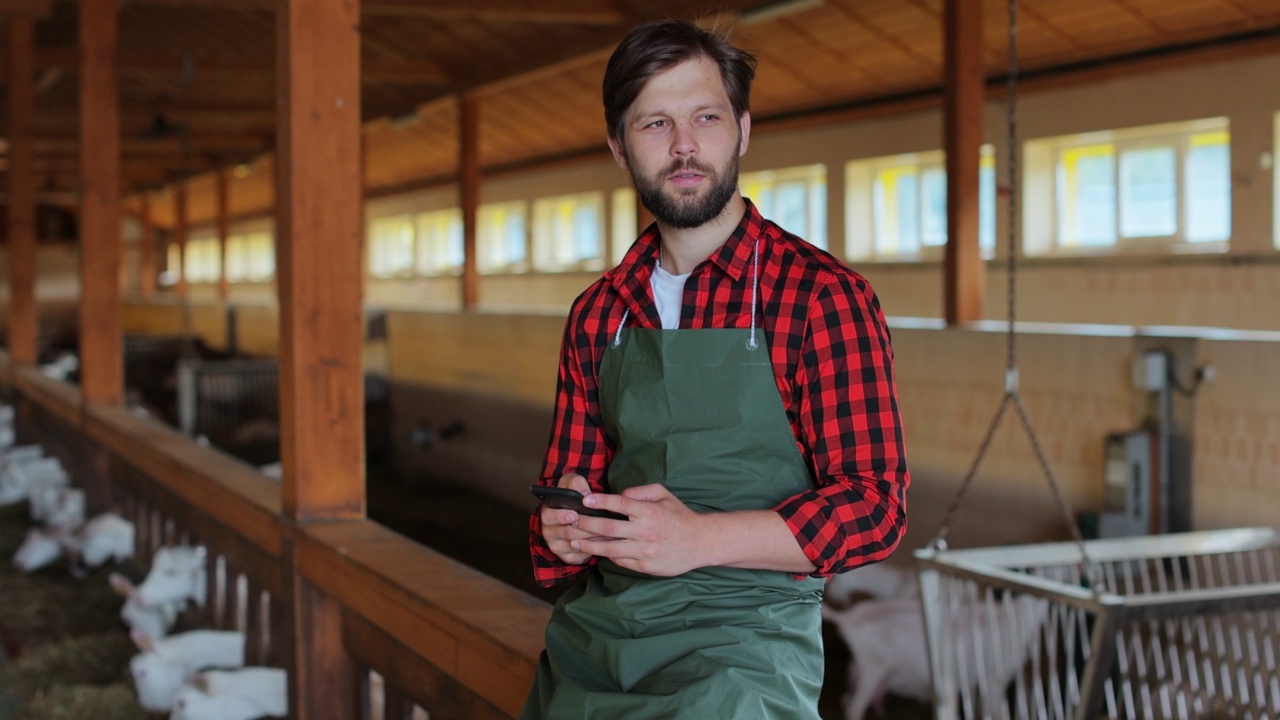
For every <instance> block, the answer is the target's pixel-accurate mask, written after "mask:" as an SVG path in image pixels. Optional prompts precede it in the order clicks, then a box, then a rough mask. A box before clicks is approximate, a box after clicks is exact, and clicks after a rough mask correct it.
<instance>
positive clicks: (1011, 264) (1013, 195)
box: [1005, 0, 1020, 392]
mask: <svg viewBox="0 0 1280 720" xmlns="http://www.w3.org/2000/svg"><path fill="white" fill-rule="evenodd" d="M1007 84H1008V90H1007V92H1008V97H1007V98H1006V100H1005V111H1006V113H1007V117H1006V119H1005V127H1006V129H1007V130H1008V133H1009V135H1008V138H1007V141H1006V143H1005V144H1006V145H1007V146H1008V149H1006V150H1005V152H1006V153H1007V154H1008V157H1009V167H1008V175H1009V197H1008V206H1009V207H1008V210H1009V228H1008V230H1007V231H1006V235H1008V238H1009V249H1008V254H1009V257H1007V258H1006V259H1005V260H1006V263H1007V267H1008V270H1007V274H1008V280H1007V281H1008V284H1009V292H1008V293H1006V295H1005V297H1006V300H1007V301H1008V308H1007V310H1008V313H1009V314H1008V318H1009V336H1008V341H1007V343H1006V344H1007V347H1008V353H1007V356H1006V360H1005V373H1006V375H1005V391H1006V392H1008V391H1009V389H1010V387H1011V386H1012V387H1013V388H1015V389H1016V387H1017V372H1018V342H1017V335H1015V334H1014V332H1013V324H1014V321H1015V320H1016V319H1017V307H1018V238H1019V234H1018V230H1019V228H1018V210H1019V208H1018V205H1019V204H1020V203H1019V197H1020V193H1019V191H1018V0H1009V75H1008V82H1007Z"/></svg>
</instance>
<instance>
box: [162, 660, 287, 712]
mask: <svg viewBox="0 0 1280 720" xmlns="http://www.w3.org/2000/svg"><path fill="white" fill-rule="evenodd" d="M288 714H289V677H288V674H287V673H286V672H285V671H284V670H278V669H276V668H266V667H250V668H242V669H240V670H208V671H205V672H201V673H196V674H195V675H193V676H191V679H190V680H189V681H188V682H187V684H186V685H183V686H182V687H181V688H180V689H179V690H178V692H177V694H176V695H175V696H174V699H173V712H172V713H171V714H170V715H169V720H252V719H253V718H259V717H264V716H267V717H284V716H286V715H288Z"/></svg>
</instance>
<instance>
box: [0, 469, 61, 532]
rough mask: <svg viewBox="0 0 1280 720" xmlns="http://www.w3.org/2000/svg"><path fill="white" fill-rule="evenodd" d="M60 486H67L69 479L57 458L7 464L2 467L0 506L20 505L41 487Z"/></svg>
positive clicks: (0, 473) (0, 475)
mask: <svg viewBox="0 0 1280 720" xmlns="http://www.w3.org/2000/svg"><path fill="white" fill-rule="evenodd" d="M59 484H60V485H67V484H68V479H67V472H66V470H64V469H63V467H62V465H61V464H60V463H59V462H58V459H57V458H35V459H32V460H20V461H12V462H7V463H5V464H4V466H3V467H0V505H13V504H15V503H20V502H22V501H23V500H28V499H30V498H31V495H32V493H33V492H34V491H35V490H37V489H38V488H40V487H43V486H45V485H59ZM33 514H34V513H33ZM36 519H37V520H39V519H40V518H36Z"/></svg>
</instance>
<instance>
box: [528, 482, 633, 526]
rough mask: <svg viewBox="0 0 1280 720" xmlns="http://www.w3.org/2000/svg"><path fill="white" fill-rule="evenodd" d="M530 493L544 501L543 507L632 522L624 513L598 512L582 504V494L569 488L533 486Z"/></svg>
mask: <svg viewBox="0 0 1280 720" xmlns="http://www.w3.org/2000/svg"><path fill="white" fill-rule="evenodd" d="M529 492H532V493H533V496H534V497H536V498H538V499H539V500H541V501H542V504H543V505H546V506H547V507H553V508H556V509H557V510H573V511H575V512H577V513H579V514H581V515H590V516H592V517H602V518H609V519H611V520H630V519H631V518H629V517H627V516H626V515H623V514H622V513H616V512H610V511H609V510H597V509H596V508H590V507H587V506H586V505H583V504H582V493H580V492H578V491H577V490H570V489H569V488H560V487H551V486H548V485H532V486H530V487H529Z"/></svg>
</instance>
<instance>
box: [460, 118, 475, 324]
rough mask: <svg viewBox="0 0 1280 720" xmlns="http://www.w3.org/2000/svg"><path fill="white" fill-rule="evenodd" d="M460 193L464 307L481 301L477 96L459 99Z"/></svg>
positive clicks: (472, 305) (471, 306)
mask: <svg viewBox="0 0 1280 720" xmlns="http://www.w3.org/2000/svg"><path fill="white" fill-rule="evenodd" d="M458 148H459V151H458V194H459V196H460V197H459V200H460V203H461V205H462V308H463V309H464V310H468V309H471V308H474V307H475V306H476V305H477V304H478V303H479V302H480V270H479V266H478V265H477V264H476V260H477V258H476V217H477V214H478V212H479V208H480V100H479V98H478V97H476V95H475V94H474V93H463V94H462V95H461V96H459V98H458Z"/></svg>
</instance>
